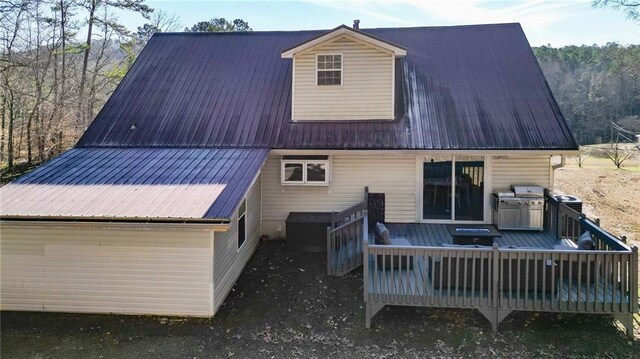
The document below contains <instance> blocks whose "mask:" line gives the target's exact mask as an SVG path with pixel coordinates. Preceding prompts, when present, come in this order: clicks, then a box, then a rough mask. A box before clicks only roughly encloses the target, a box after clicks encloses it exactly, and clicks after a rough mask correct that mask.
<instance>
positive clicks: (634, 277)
mask: <svg viewBox="0 0 640 359" xmlns="http://www.w3.org/2000/svg"><path fill="white" fill-rule="evenodd" d="M630 277H631V278H630V279H631V293H630V299H631V305H632V308H631V312H632V313H638V247H637V246H633V247H631V273H630Z"/></svg>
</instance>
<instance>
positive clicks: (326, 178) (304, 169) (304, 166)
mask: <svg viewBox="0 0 640 359" xmlns="http://www.w3.org/2000/svg"><path fill="white" fill-rule="evenodd" d="M292 163H293V164H301V165H302V181H285V178H284V167H285V165H286V164H292ZM309 163H311V164H323V165H324V168H325V173H324V181H322V182H320V181H308V180H307V164H309ZM330 172H331V166H330V165H329V159H326V160H312V159H309V160H298V159H295V160H294V159H291V160H285V159H282V160H281V164H280V183H281V184H282V185H283V186H328V185H329V173H330Z"/></svg>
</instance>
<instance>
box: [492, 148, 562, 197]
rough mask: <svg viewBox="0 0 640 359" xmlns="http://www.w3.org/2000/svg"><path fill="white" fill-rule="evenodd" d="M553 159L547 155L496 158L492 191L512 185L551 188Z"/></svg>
mask: <svg viewBox="0 0 640 359" xmlns="http://www.w3.org/2000/svg"><path fill="white" fill-rule="evenodd" d="M550 161H551V158H550V157H549V156H545V155H528V156H494V157H493V160H492V167H493V169H492V175H493V179H492V182H491V190H492V192H493V190H494V189H503V188H509V186H510V185H512V184H530V185H538V186H543V187H545V188H551V186H552V179H551V167H550V166H551V162H550Z"/></svg>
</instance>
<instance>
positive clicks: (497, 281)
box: [491, 242, 502, 333]
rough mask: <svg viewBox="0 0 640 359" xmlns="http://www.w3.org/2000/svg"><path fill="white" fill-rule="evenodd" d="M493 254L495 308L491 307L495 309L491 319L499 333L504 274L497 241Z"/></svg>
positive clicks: (494, 244) (492, 280)
mask: <svg viewBox="0 0 640 359" xmlns="http://www.w3.org/2000/svg"><path fill="white" fill-rule="evenodd" d="M491 254H492V261H493V270H492V273H491V283H492V288H491V296H492V297H493V298H492V300H491V303H492V307H493V308H491V309H492V310H493V320H492V321H491V330H492V331H493V332H494V333H497V332H498V323H499V321H500V319H499V318H498V315H499V308H500V298H499V295H500V291H499V286H500V277H501V276H502V274H501V273H500V261H502V259H501V258H500V247H499V246H498V243H495V242H494V243H493V251H492V252H491Z"/></svg>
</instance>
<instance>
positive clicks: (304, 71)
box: [282, 25, 407, 121]
mask: <svg viewBox="0 0 640 359" xmlns="http://www.w3.org/2000/svg"><path fill="white" fill-rule="evenodd" d="M406 53H407V52H406V50H405V49H404V48H402V47H400V46H398V45H396V44H393V43H391V42H388V41H385V40H383V39H379V38H377V37H374V36H371V35H369V34H367V33H365V32H362V31H359V30H357V29H352V28H350V27H347V26H345V25H342V26H340V27H337V28H335V29H333V30H331V31H329V32H327V33H326V34H323V35H321V36H318V37H316V38H313V39H310V40H308V41H305V42H303V43H301V44H299V45H296V46H294V47H292V48H290V49H288V50H285V51H283V52H282V57H283V58H290V59H292V61H293V76H292V82H293V83H292V94H291V96H292V101H291V103H292V108H291V117H292V120H293V121H352V120H393V119H394V108H395V106H394V101H395V93H394V92H395V85H394V83H395V61H396V57H401V56H405V55H406Z"/></svg>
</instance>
